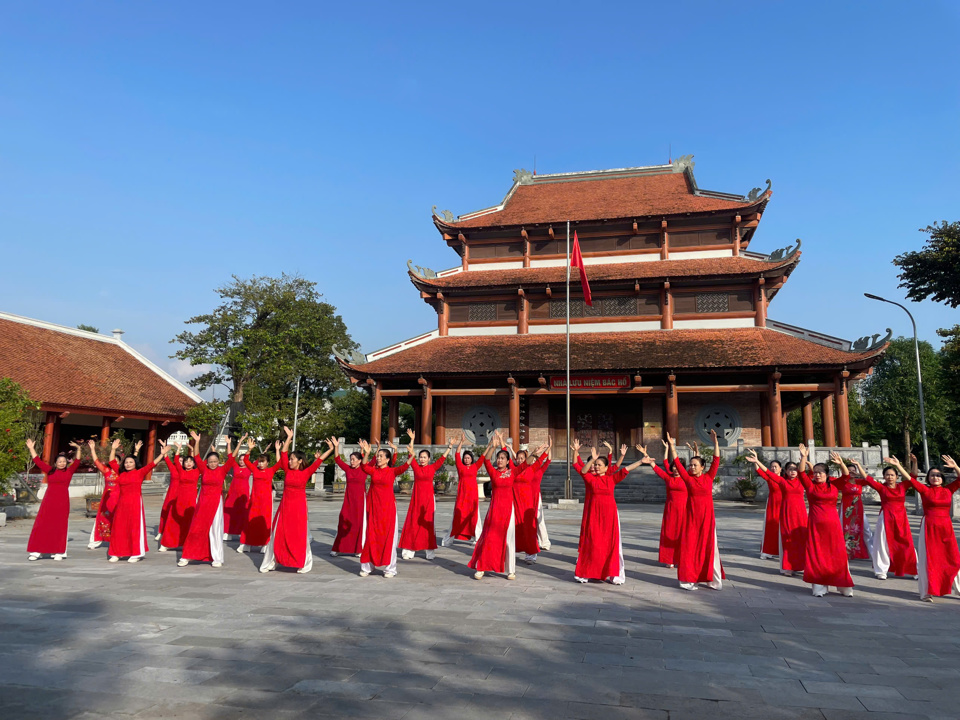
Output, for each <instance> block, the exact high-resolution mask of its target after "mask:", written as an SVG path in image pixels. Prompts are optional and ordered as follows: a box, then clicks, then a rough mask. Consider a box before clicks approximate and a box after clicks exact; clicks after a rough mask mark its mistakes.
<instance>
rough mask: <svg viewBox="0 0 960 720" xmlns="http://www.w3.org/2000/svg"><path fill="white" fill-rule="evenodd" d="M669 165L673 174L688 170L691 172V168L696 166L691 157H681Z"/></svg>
mask: <svg viewBox="0 0 960 720" xmlns="http://www.w3.org/2000/svg"><path fill="white" fill-rule="evenodd" d="M670 164H671V165H673V171H674V172H683V171H684V170H687V169H688V168H689V169H690V170H693V166H694V165H696V163H695V162H694V161H693V155H681V156H680V157H678V158H677V159H676V160H674V161H673V162H672V163H670Z"/></svg>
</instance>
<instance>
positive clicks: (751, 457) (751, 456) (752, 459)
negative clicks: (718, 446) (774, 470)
mask: <svg viewBox="0 0 960 720" xmlns="http://www.w3.org/2000/svg"><path fill="white" fill-rule="evenodd" d="M744 460H746V461H747V462H748V463H753V464H754V465H757V464H759V463H760V458H758V457H757V451H756V450H754V449H752V448H751V449H750V450H747V454H746V457H744Z"/></svg>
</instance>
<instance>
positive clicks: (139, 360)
mask: <svg viewBox="0 0 960 720" xmlns="http://www.w3.org/2000/svg"><path fill="white" fill-rule="evenodd" d="M122 334H123V333H122V332H121V331H119V330H115V331H114V334H113V337H109V336H106V335H100V334H99V333H92V332H87V331H85V330H77V329H76V328H70V327H64V326H62V325H54V324H52V323H48V322H43V321H42V320H32V319H30V318H25V317H21V316H19V315H11V314H9V313H0V377H8V378H11V379H12V380H13V381H14V382H16V383H18V384H19V385H21V386H22V387H23V388H24V389H25V390H26V391H27V393H29V395H30V398H31V399H33V400H35V401H38V402H40V403H41V411H42V412H44V413H45V415H44V442H43V459H44V460H46V461H47V462H50V460H51V459H52V458H53V457H55V456H56V454H57V453H59V452H62V451H66V450H69V446H68V443H69V442H70V441H71V440H81V441H86V440H89V439H90V438H96V439H99V440H100V441H106V440H107V439H108V438H109V436H110V434H111V432H112V431H113V430H114V429H117V428H122V429H123V430H125V431H126V433H127V435H128V436H131V437H135V438H139V439H142V440H143V442H144V453H145V454H144V455H142V456H141V457H143V458H146V459H147V460H152V459H153V458H154V457H155V452H156V450H157V439H158V438H159V439H162V440H165V439H166V438H167V437H168V436H169V435H172V434H174V433H175V432H178V431H179V432H181V433H182V432H183V431H184V427H183V419H184V416H185V415H186V412H187V410H189V409H190V408H191V407H193V406H194V405H196V404H197V403H199V402H201V400H202V398H201V397H200V396H199V395H197V393H195V392H193V391H192V390H190V389H189V388H188V387H186V386H185V385H184V384H182V383H180V382H178V381H177V380H175V379H174V378H173V377H171V376H170V375H168V374H167V373H165V372H164V371H163V370H161V369H160V368H159V367H157V366H156V365H154V364H153V363H152V362H150V361H149V360H147V358H145V357H143V355H141V354H140V353H138V352H137V351H136V350H134V349H133V348H131V347H130V346H129V345H127V344H126V343H124V342H123V340H122V339H121V336H122ZM181 437H182V436H181Z"/></svg>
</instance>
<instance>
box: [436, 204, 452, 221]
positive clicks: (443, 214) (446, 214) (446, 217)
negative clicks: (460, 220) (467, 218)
mask: <svg viewBox="0 0 960 720" xmlns="http://www.w3.org/2000/svg"><path fill="white" fill-rule="evenodd" d="M433 215H434V217H438V218H442V219H443V221H444V222H447V223H452V222H456V221H457V219H456V218H455V217H454V216H453V213H452V212H450V211H449V210H441V211H440V212H437V206H436V205H434V206H433Z"/></svg>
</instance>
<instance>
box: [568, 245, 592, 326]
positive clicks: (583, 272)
mask: <svg viewBox="0 0 960 720" xmlns="http://www.w3.org/2000/svg"><path fill="white" fill-rule="evenodd" d="M570 267H575V268H577V269H578V270H580V284H581V285H582V286H583V301H584V302H585V303H586V304H587V305H589V306H590V307H593V300H592V299H591V297H590V283H589V281H588V280H587V268H586V267H585V266H584V264H583V255H581V254H580V241H579V240H578V239H577V231H576V230H574V231H573V252H572V253H571V254H570Z"/></svg>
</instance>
